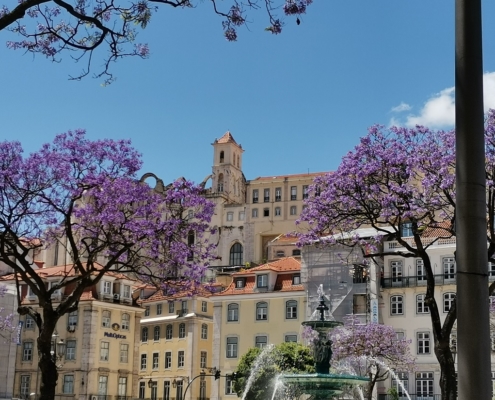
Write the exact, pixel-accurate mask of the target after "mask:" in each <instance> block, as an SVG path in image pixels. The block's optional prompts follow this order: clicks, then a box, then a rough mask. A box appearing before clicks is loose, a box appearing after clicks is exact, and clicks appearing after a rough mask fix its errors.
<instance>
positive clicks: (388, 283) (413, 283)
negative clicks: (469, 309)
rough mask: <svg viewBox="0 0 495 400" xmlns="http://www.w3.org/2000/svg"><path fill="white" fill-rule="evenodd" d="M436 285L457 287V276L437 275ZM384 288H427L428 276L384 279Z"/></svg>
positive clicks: (382, 280) (382, 281) (382, 284)
mask: <svg viewBox="0 0 495 400" xmlns="http://www.w3.org/2000/svg"><path fill="white" fill-rule="evenodd" d="M434 278H435V285H449V284H450V285H455V283H456V274H455V273H454V274H442V275H435V276H434ZM381 286H382V288H385V289H387V288H399V287H417V286H426V276H424V275H419V276H400V277H394V278H382V279H381Z"/></svg>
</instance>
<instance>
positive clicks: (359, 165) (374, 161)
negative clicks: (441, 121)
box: [301, 111, 495, 400]
mask: <svg viewBox="0 0 495 400" xmlns="http://www.w3.org/2000/svg"><path fill="white" fill-rule="evenodd" d="M494 134H495V114H494V112H493V111H490V113H489V114H488V116H487V120H486V144H487V162H488V163H487V186H488V194H487V201H488V202H487V211H488V218H487V221H488V222H487V233H488V241H489V243H490V246H489V251H488V256H489V258H490V259H491V258H492V256H493V252H494V250H495V236H494V227H493V221H494V218H493V217H494V205H495V191H494V180H493V175H494V173H495V146H494V145H495V135H494ZM454 142H455V137H454V132H453V131H432V130H430V129H428V128H425V127H421V126H417V127H415V128H411V129H407V128H400V127H391V128H384V127H382V126H373V127H371V128H370V129H369V132H368V135H367V136H365V137H364V138H362V139H361V141H360V143H359V145H357V146H356V148H355V149H354V150H353V151H351V152H349V153H348V154H347V155H346V156H345V157H343V159H342V163H341V164H340V166H339V167H338V169H337V170H336V171H335V172H333V173H331V174H328V175H326V176H323V177H320V178H317V179H316V180H315V185H314V187H313V189H312V194H311V195H310V198H309V199H308V201H307V203H306V205H307V207H306V208H305V210H304V211H303V213H302V215H301V220H302V221H305V222H307V223H308V224H309V226H310V230H309V232H308V233H307V234H305V235H303V236H302V238H301V243H302V244H304V243H315V241H316V242H319V243H320V244H323V242H326V243H327V244H328V245H332V244H335V243H340V244H343V245H347V246H359V247H361V248H362V249H363V255H364V257H365V258H366V259H371V258H373V257H383V256H385V255H397V256H402V257H409V258H419V259H421V260H422V261H423V265H424V270H425V274H426V294H425V303H426V305H427V306H428V309H429V312H430V316H431V323H432V332H433V344H434V351H435V355H436V357H437V359H438V361H439V363H440V368H441V377H440V388H441V393H442V399H444V400H447V399H449V400H454V399H455V398H456V375H455V366H454V360H453V357H452V352H451V349H450V341H449V339H450V334H451V331H452V327H453V325H454V323H455V321H456V304H455V302H454V303H453V304H452V307H451V308H450V310H449V311H448V313H447V314H445V318H444V319H443V318H441V315H440V310H439V307H438V304H437V302H436V300H435V278H434V275H433V268H432V263H431V260H430V257H429V255H428V250H429V248H430V247H431V246H432V245H434V244H435V243H436V242H437V241H438V239H439V238H449V237H452V236H455V150H454ZM405 224H407V225H405ZM404 226H408V227H410V230H409V232H407V234H405V232H404V231H403V230H402V228H403V227H404ZM370 227H371V228H374V229H375V230H376V232H377V233H376V237H374V238H371V239H370V238H366V239H365V238H361V237H359V235H358V234H356V233H355V231H356V230H357V229H358V228H370ZM411 235H412V236H411ZM323 237H325V238H326V239H322V238H323ZM384 237H386V238H387V240H395V241H397V242H398V243H399V244H400V248H399V249H388V248H384V247H382V246H381V245H380V244H381V242H382V240H383V238H384ZM406 237H407V238H406Z"/></svg>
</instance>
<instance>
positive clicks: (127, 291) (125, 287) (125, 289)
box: [122, 285, 131, 299]
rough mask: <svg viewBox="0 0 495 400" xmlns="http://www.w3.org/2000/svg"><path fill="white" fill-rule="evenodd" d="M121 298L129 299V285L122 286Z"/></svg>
mask: <svg viewBox="0 0 495 400" xmlns="http://www.w3.org/2000/svg"><path fill="white" fill-rule="evenodd" d="M122 297H123V298H124V299H130V298H131V287H130V286H129V285H124V290H123V293H122Z"/></svg>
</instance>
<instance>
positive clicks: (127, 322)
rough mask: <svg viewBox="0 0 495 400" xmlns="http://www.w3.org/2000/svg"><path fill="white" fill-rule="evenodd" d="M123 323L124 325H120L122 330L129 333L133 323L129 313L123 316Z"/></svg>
mask: <svg viewBox="0 0 495 400" xmlns="http://www.w3.org/2000/svg"><path fill="white" fill-rule="evenodd" d="M121 322H122V323H121V324H120V328H121V329H122V330H123V331H128V330H129V326H130V323H131V316H130V315H129V314H127V313H124V314H122V319H121Z"/></svg>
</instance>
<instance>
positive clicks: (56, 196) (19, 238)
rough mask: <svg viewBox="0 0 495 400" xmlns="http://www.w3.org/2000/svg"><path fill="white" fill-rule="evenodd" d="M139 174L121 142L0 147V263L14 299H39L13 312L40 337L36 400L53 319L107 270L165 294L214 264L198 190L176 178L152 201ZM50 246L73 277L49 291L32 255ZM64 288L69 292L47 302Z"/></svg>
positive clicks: (207, 208)
mask: <svg viewBox="0 0 495 400" xmlns="http://www.w3.org/2000/svg"><path fill="white" fill-rule="evenodd" d="M140 167H141V157H140V155H139V154H138V153H137V152H136V150H134V149H133V148H132V147H131V145H130V143H129V142H128V141H113V140H95V141H91V140H88V139H87V138H86V137H85V133H84V131H75V132H68V133H66V134H62V135H58V136H56V138H55V140H54V141H53V143H51V144H45V145H43V147H42V148H41V149H40V150H39V151H37V152H35V153H32V154H30V155H29V156H26V157H23V150H22V147H21V144H20V143H18V142H2V143H0V262H3V263H4V264H6V265H8V266H9V267H10V268H11V269H12V270H13V271H14V277H15V280H16V283H17V288H18V296H19V300H21V294H20V291H19V290H20V286H21V284H24V285H28V286H29V288H30V289H31V291H32V293H34V294H35V295H36V296H37V298H38V307H39V308H40V309H41V311H39V312H38V311H37V310H36V309H34V308H33V307H30V306H26V305H24V304H22V303H21V302H19V303H20V306H19V309H18V312H19V314H21V315H26V314H29V315H30V316H31V317H32V318H33V319H34V321H35V322H36V324H37V327H38V329H39V336H38V339H37V350H38V355H39V368H40V371H41V388H40V399H41V400H53V398H54V395H55V385H56V383H57V377H58V374H57V368H56V365H55V362H54V360H53V359H52V356H51V354H50V350H51V341H52V334H53V332H54V329H55V327H56V323H57V321H58V320H59V319H60V318H61V316H63V315H64V314H66V313H69V312H71V311H74V310H77V307H78V302H79V299H80V297H81V294H82V293H83V292H84V291H85V290H86V289H87V288H90V287H92V286H94V285H96V284H97V283H98V282H99V281H100V280H101V278H102V277H103V276H104V274H105V273H106V272H107V271H109V270H112V271H116V272H120V273H126V274H130V275H132V276H137V277H139V278H141V279H142V280H144V281H145V282H148V283H150V284H154V285H156V286H158V287H160V288H161V289H162V290H163V291H164V292H165V293H167V294H172V293H174V292H177V291H194V289H195V288H197V287H198V285H199V284H200V283H201V279H202V277H203V275H204V271H205V268H206V267H207V265H208V260H210V259H211V258H212V250H213V246H212V245H210V244H209V243H208V240H207V237H206V236H208V235H207V234H208V232H207V231H208V230H209V228H208V223H209V221H210V218H211V215H212V213H213V204H212V203H211V202H209V201H208V200H206V199H205V198H204V197H203V196H202V189H201V188H200V187H198V186H195V185H193V184H192V183H191V182H187V181H183V180H179V181H176V182H175V183H173V184H172V185H170V186H168V187H167V188H166V190H165V191H164V192H163V193H158V192H157V191H155V190H154V189H153V188H151V187H149V186H148V185H147V184H146V183H143V182H140V181H139V180H137V179H136V172H137V171H138V170H139V168H140ZM192 236H194V241H192V240H191V237H192ZM57 242H58V243H59V245H60V246H61V247H62V246H65V248H64V252H66V253H67V254H68V255H70V258H71V259H70V260H69V261H68V263H69V264H70V267H71V269H72V270H75V273H71V274H68V275H67V276H62V277H61V279H60V281H59V282H57V283H55V284H53V285H51V286H50V287H49V288H48V287H47V286H45V283H44V282H43V280H42V279H41V278H40V276H39V275H38V274H37V273H36V268H37V267H36V264H35V263H34V261H33V258H32V255H33V253H37V252H39V251H40V250H41V249H43V248H46V247H50V246H54V245H55V244H56V243H57ZM102 260H104V261H103V262H102ZM97 261H99V263H98V262H97ZM66 286H70V288H71V291H70V293H71V294H70V295H69V296H64V297H63V298H62V299H60V300H56V301H55V300H54V301H52V295H53V293H54V292H55V291H57V290H59V289H60V288H63V287H66Z"/></svg>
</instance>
